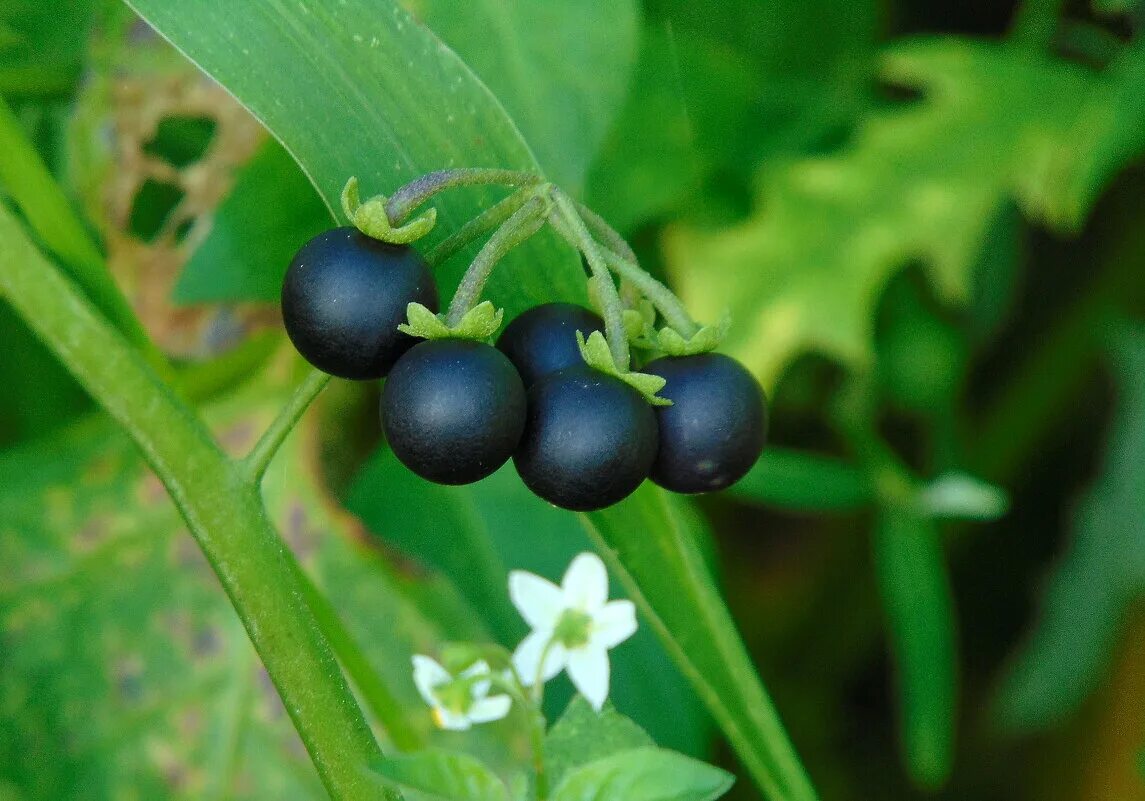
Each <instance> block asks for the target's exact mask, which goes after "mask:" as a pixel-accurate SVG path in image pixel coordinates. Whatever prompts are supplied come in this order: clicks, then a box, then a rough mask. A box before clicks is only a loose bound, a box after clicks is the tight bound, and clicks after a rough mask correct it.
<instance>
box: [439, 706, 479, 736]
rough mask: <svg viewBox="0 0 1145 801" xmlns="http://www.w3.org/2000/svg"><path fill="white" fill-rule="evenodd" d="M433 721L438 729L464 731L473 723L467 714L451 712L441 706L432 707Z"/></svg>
mask: <svg viewBox="0 0 1145 801" xmlns="http://www.w3.org/2000/svg"><path fill="white" fill-rule="evenodd" d="M433 722H434V723H436V724H437V727H438V728H439V729H445V730H446V731H465V730H466V729H468V728H470V726H472V725H473V724H472V723H470V721H469V717H468V716H466V715H460V714H458V713H457V712H451V711H450V710H448V709H446V708H445V707H443V706H435V707H434V708H433Z"/></svg>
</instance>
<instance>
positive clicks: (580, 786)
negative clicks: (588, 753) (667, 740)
mask: <svg viewBox="0 0 1145 801" xmlns="http://www.w3.org/2000/svg"><path fill="white" fill-rule="evenodd" d="M733 781H735V779H734V778H733V777H732V776H731V775H730V774H729V773H726V772H725V771H722V770H720V769H719V768H717V767H714V766H712V765H706V764H704V763H703V762H698V761H696V760H694V759H689V758H688V757H686V756H682V755H681V754H675V753H673V752H671V751H663V750H661V749H658V748H636V749H632V750H629V751H621V752H620V753H615V754H612V755H611V756H607V757H604V758H603V759H598V760H596V761H595V762H589V763H588V764H587V765H582V766H580V767H578V768H576V769H574V770H573V771H572V772H570V773H569V774H568V775H567V776H565V778H564V781H562V782H561V783H560V784H559V785H558V786H557V789H556V790H555V791H554V792H553V795H552V799H553V801H712V800H713V799H716V798H719V797H720V796H722V795H723V794H724V793H726V792H727V791H728V788H729V787H731V786H732V782H733Z"/></svg>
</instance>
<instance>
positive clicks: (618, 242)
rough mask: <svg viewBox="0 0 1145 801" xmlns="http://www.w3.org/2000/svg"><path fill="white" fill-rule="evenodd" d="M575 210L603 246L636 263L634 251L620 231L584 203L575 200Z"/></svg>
mask: <svg viewBox="0 0 1145 801" xmlns="http://www.w3.org/2000/svg"><path fill="white" fill-rule="evenodd" d="M576 210H577V212H579V214H580V216H581V219H583V220H584V223H585V225H587V226H588V230H590V231H592V235H593V236H595V237H596V238H597V239H599V240H601V242H603V243H604V246H605V247H606V248H608V249H609V250H611V251H613V252H614V253H617V254H618V255H620V256H621V257H622V258H625V259H628V261H630V262H632V263H633V264H637V263H638V261H639V260H638V259H637V258H636V251H634V250H633V249H632V247H631V245H629V244H628V242H627V241H626V240H625V239H624V237H622V236H621V235H620V232H619V231H617V230H616V229H615V228H613V227H612V226H611V225H609V224H608V222H607V221H606V220H605V219H604V218H603V217H601V216H600V215H599V214H597V213H596V212H595V211H593V210H592V209H590V208H589V207H588V206H586V205H585V204H583V203H581V202H580V201H577V204H576Z"/></svg>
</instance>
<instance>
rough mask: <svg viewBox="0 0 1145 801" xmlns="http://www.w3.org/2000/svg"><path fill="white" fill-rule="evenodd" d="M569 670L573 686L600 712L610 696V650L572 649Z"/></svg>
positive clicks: (569, 657)
mask: <svg viewBox="0 0 1145 801" xmlns="http://www.w3.org/2000/svg"><path fill="white" fill-rule="evenodd" d="M568 671H569V678H570V679H572V683H573V686H574V687H576V688H577V690H579V691H580V694H581V695H583V696H584V697H585V700H586V701H588V702H589V703H590V704H592V708H593V709H595V710H596V711H597V712H599V711H600V710H601V707H603V706H604V701H605V699H606V698H608V672H609V665H608V652H607V651H604V650H602V649H597V648H578V649H577V650H575V651H570V652H569V656H568Z"/></svg>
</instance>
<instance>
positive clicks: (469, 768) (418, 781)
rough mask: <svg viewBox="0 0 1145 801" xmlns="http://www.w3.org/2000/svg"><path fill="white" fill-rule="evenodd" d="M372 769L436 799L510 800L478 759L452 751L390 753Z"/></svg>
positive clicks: (389, 779) (450, 800) (468, 800)
mask: <svg viewBox="0 0 1145 801" xmlns="http://www.w3.org/2000/svg"><path fill="white" fill-rule="evenodd" d="M372 767H373V769H374V770H375V771H377V772H378V773H379V774H381V775H382V776H383V777H384V778H385V779H386V780H388V781H390V782H392V783H393V784H395V785H396V786H397V787H399V788H400V789H402V790H405V791H410V790H412V791H414V792H417V793H424V794H425V795H426V796H428V797H429V798H432V799H437V801H509V790H508V788H507V787H506V786H505V783H504V782H502V781H501V780H500V779H499V778H497V775H496V774H495V773H493V772H492V771H491V770H489V768H488V767H486V766H485V765H484V764H482V763H481V761H480V760H478V759H475V758H473V757H471V756H469V755H468V754H462V753H457V752H453V751H419V752H418V753H416V754H410V755H408V756H398V757H390V758H388V759H384V760H382V761H381V762H377V763H375V764H374V765H373V766H372Z"/></svg>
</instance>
